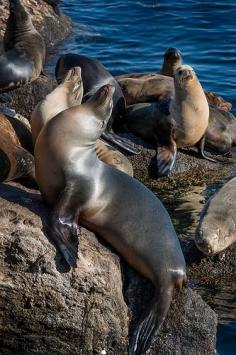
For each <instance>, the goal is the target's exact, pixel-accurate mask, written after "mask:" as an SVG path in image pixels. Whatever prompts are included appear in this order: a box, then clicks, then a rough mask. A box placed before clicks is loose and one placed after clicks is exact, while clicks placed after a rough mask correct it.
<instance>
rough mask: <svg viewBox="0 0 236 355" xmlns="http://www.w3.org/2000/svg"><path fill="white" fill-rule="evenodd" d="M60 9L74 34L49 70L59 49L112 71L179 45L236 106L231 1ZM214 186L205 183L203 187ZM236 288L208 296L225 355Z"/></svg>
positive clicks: (69, 1)
mask: <svg viewBox="0 0 236 355" xmlns="http://www.w3.org/2000/svg"><path fill="white" fill-rule="evenodd" d="M61 9H62V10H63V11H64V12H65V13H66V14H67V15H69V16H70V17H71V18H72V19H73V21H74V23H75V29H74V35H73V36H72V37H70V38H69V39H68V40H67V41H66V42H65V43H63V44H62V45H61V46H60V47H59V48H58V49H57V53H56V55H55V56H54V57H51V58H50V59H49V63H48V69H49V70H50V71H53V68H54V65H55V62H56V58H57V57H58V54H59V53H66V52H75V53H80V54H85V55H89V56H93V57H96V58H98V59H99V60H100V61H101V62H102V63H103V64H104V65H105V66H106V67H107V68H108V69H109V70H110V71H111V72H112V73H113V74H121V73H125V72H135V71H136V72H142V71H158V69H159V68H160V66H161V62H162V55H163V52H164V51H165V50H166V49H167V48H168V47H177V48H179V49H180V50H181V51H182V54H183V57H184V62H185V63H186V64H190V65H192V66H193V67H194V68H195V70H196V72H197V74H198V77H199V79H200V81H201V82H202V84H203V86H204V88H205V89H207V90H210V91H214V92H217V93H218V94H220V95H221V96H223V97H224V98H226V99H227V100H229V101H230V102H232V103H233V105H234V107H236V94H235V88H236V3H235V2H234V1H227V0H226V1H205V0H203V1H194V0H179V1H175V0H172V1H168V2H167V1H164V0H163V1H153V0H146V1H134V0H133V1H131V0H128V1H127V0H119V1H117V0H109V1H102V0H93V1H91V0H87V1H85V0H64V1H62V5H61ZM234 112H235V111H234ZM212 188H213V189H214V187H212V186H210V187H209V186H208V187H207V188H206V191H207V189H208V190H209V189H212ZM199 189H200V190H201V189H204V187H201V188H199ZM200 190H199V191H198V188H195V189H194V190H193V191H190V192H189V194H190V195H191V194H192V195H191V196H192V197H194V199H195V200H196V201H195V200H194V201H195V202H194V206H198V207H197V208H196V211H195V213H194V214H193V215H194V218H197V213H198V212H199V211H200V210H201V207H202V203H201V195H200ZM189 194H187V195H186V198H184V201H183V203H182V204H181V203H177V204H176V205H175V206H176V210H175V217H176V218H177V219H178V218H179V220H178V221H177V222H175V225H177V227H178V229H181V227H182V229H184V230H186V229H188V228H189V227H190V225H191V223H192V222H193V221H192V220H189V225H188V222H187V225H186V218H184V210H186V208H188V209H189V205H188V204H189V203H190V204H191V203H192V202H191V201H192V200H191V199H192V197H191V196H190V195H189ZM203 196H204V194H203ZM189 199H190V202H189ZM198 199H199V201H198ZM186 204H187V205H186ZM177 205H178V206H177ZM186 206H187V207H186ZM193 212H194V211H193ZM178 216H179V217H178ZM194 218H193V219H194ZM190 229H191V228H190ZM235 291H236V285H232V284H230V285H226V289H225V290H224V292H222V291H219V293H217V294H215V295H214V297H213V298H212V297H211V303H210V304H211V305H212V306H213V307H214V309H215V310H216V312H217V313H218V314H219V319H220V325H219V329H218V351H219V353H220V354H223V355H225V354H228V355H229V354H236V350H235V349H236V312H235V309H236V300H235ZM205 292H207V290H205Z"/></svg>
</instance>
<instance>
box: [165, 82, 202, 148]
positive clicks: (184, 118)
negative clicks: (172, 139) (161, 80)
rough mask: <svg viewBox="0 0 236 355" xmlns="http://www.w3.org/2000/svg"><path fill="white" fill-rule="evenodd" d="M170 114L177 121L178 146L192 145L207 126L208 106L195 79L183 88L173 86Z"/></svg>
mask: <svg viewBox="0 0 236 355" xmlns="http://www.w3.org/2000/svg"><path fill="white" fill-rule="evenodd" d="M170 114H171V116H172V117H173V118H174V119H175V121H176V123H177V130H176V141H177V146H178V147H181V146H191V145H194V144H196V143H197V142H198V141H199V140H200V139H201V137H202V136H203V135H204V133H205V131H206V129H207V126H208V120H209V106H208V102H207V99H206V97H205V94H204V91H203V89H202V86H201V84H200V83H199V82H198V81H197V80H196V81H194V82H193V83H191V85H189V86H188V87H185V88H182V87H181V88H180V87H178V86H175V96H174V99H173V100H172V101H171V104H170Z"/></svg>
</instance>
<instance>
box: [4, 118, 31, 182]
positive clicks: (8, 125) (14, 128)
mask: <svg viewBox="0 0 236 355" xmlns="http://www.w3.org/2000/svg"><path fill="white" fill-rule="evenodd" d="M0 130H1V135H0V167H1V168H0V181H11V180H15V179H18V178H21V177H24V178H29V179H32V180H35V172H34V157H33V155H32V154H31V153H30V152H29V151H28V150H27V149H30V148H31V134H30V131H29V129H28V128H27V126H26V125H24V124H23V123H22V122H21V121H19V120H18V119H16V118H13V117H10V116H6V115H4V114H2V113H0Z"/></svg>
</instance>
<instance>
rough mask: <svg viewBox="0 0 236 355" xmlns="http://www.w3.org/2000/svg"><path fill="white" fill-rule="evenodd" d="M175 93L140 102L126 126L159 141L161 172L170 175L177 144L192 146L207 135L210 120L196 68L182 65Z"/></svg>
mask: <svg viewBox="0 0 236 355" xmlns="http://www.w3.org/2000/svg"><path fill="white" fill-rule="evenodd" d="M174 85H175V93H174V97H172V98H171V99H168V100H167V101H166V100H165V99H163V100H160V101H159V103H158V104H152V105H150V104H140V105H135V107H131V108H130V109H128V112H127V120H126V126H127V127H128V130H130V131H131V132H133V133H135V134H138V135H139V136H141V137H142V138H144V139H148V140H151V139H152V140H156V141H157V167H158V175H159V176H163V175H164V176H165V175H169V174H170V172H171V170H172V168H173V165H174V162H175V158H176V149H177V147H179V148H183V147H189V146H193V145H196V144H197V143H199V142H201V146H200V147H201V153H202V155H203V156H204V157H205V158H207V159H209V160H212V159H211V158H208V157H206V156H205V154H204V139H205V133H206V130H207V127H208V121H209V105H208V103H207V99H206V96H205V94H204V91H203V89H202V87H201V84H200V82H199V81H198V78H197V76H196V74H195V72H194V70H193V69H192V68H191V67H190V66H188V65H181V66H180V67H179V68H178V69H176V71H175V73H174Z"/></svg>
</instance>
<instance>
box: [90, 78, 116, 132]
mask: <svg viewBox="0 0 236 355" xmlns="http://www.w3.org/2000/svg"><path fill="white" fill-rule="evenodd" d="M114 91H115V87H114V86H113V85H110V84H106V85H103V86H102V87H101V88H99V89H98V90H97V92H96V93H95V94H94V95H93V96H92V97H91V98H90V99H89V100H88V101H87V102H88V103H89V104H91V105H92V106H93V109H94V111H95V113H96V117H97V119H99V120H100V121H102V122H103V125H105V126H106V124H107V122H108V120H109V118H110V117H111V113H112V109H113V94H114ZM104 129H105V128H104Z"/></svg>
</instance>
